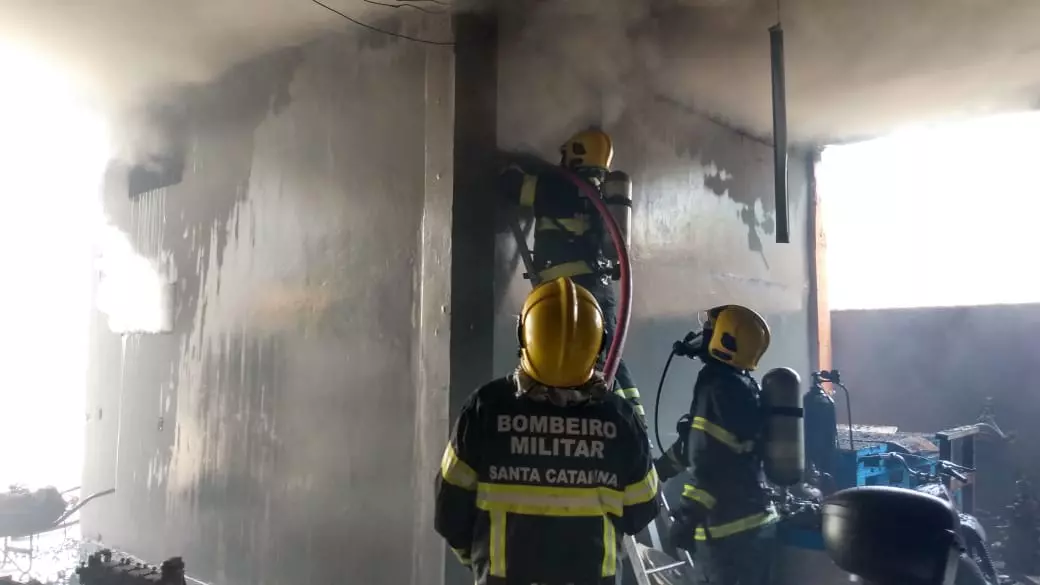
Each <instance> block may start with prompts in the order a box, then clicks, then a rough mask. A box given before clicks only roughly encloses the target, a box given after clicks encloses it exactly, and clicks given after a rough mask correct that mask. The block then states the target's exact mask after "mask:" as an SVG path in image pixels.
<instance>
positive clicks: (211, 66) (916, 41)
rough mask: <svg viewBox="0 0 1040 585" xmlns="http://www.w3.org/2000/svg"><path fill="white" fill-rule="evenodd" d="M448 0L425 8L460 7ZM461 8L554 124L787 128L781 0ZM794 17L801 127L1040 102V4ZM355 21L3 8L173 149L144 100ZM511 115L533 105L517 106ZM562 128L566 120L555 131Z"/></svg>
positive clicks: (187, 2) (248, 10)
mask: <svg viewBox="0 0 1040 585" xmlns="http://www.w3.org/2000/svg"><path fill="white" fill-rule="evenodd" d="M381 1H382V2H384V3H389V4H393V5H398V4H399V2H398V0H381ZM446 1H447V0H440V3H437V2H429V1H427V2H421V3H418V4H419V5H420V6H421V7H423V8H425V9H426V11H428V12H446V11H447V8H446V7H445V6H444V4H443V3H444V2H446ZM329 4H330V5H331V6H333V7H335V8H337V9H339V10H342V11H343V12H344V13H346V14H349V15H350V16H352V17H355V18H357V19H359V20H362V21H364V22H367V23H371V24H374V25H377V26H380V25H385V26H386V28H390V29H393V30H399V31H400V30H404V31H408V32H412V33H414V32H415V31H419V32H422V31H423V30H424V23H429V22H431V20H430V19H441V18H446V16H437V15H430V14H425V13H423V12H419V11H418V10H415V9H411V8H390V7H385V6H377V5H373V4H371V3H366V2H364V1H362V0H335V1H333V0H329ZM453 6H454V11H455V12H465V11H491V10H495V11H499V12H500V13H501V14H502V15H503V18H502V20H501V23H502V24H501V27H500V28H501V33H502V45H501V48H502V51H501V52H502V54H503V55H505V57H503V63H502V64H501V66H500V79H501V78H502V76H503V75H512V76H514V77H520V78H522V79H523V82H524V83H525V84H526V85H527V87H528V88H529V91H531V92H537V94H538V97H539V98H540V100H539V104H541V103H543V102H542V101H541V100H544V99H548V100H550V103H551V105H552V106H553V108H554V110H553V111H551V112H546V113H544V114H543V116H541V117H540V119H539V120H537V121H534V122H532V123H534V124H537V125H539V126H543V125H544V126H545V128H546V129H545V130H544V132H545V133H548V128H549V127H550V126H552V125H553V124H552V122H559V121H566V122H567V123H569V124H571V125H573V124H575V120H578V119H581V120H582V121H587V122H588V123H598V124H610V123H612V122H613V121H616V120H617V118H618V117H619V116H621V115H622V114H623V113H624V112H625V110H626V108H627V107H628V106H629V105H630V104H632V103H634V98H637V97H639V98H645V97H646V96H650V97H654V98H659V99H661V100H665V101H668V102H670V103H675V104H680V105H681V106H682V107H684V108H687V109H690V110H693V111H697V112H700V113H702V114H704V115H706V116H709V117H711V118H713V119H717V120H721V121H724V122H726V123H727V124H729V125H731V126H733V127H736V128H739V129H742V130H745V131H747V132H748V133H750V134H753V135H756V136H759V137H768V135H769V131H770V127H771V111H770V101H769V100H770V97H769V96H770V92H769V88H770V73H769V48H768V37H767V28H768V27H769V26H770V25H772V24H774V23H775V22H776V21H777V3H776V0H513V1H510V2H501V1H500V2H494V1H492V0H455V2H454V4H453ZM780 16H781V18H782V22H783V25H784V29H785V31H786V49H787V74H788V79H787V88H788V94H789V95H788V112H789V121H790V123H789V126H790V130H791V134H792V137H793V139H795V140H796V141H802V142H821V141H835V140H846V139H850V138H856V137H860V136H864V135H873V134H878V133H883V132H886V131H888V130H891V129H894V128H896V127H899V126H902V125H905V124H907V123H911V122H915V121H919V120H922V119H923V120H936V119H942V118H947V117H956V116H962V115H975V114H980V113H988V112H992V111H995V110H999V109H1008V108H1026V107H1030V106H1033V105H1034V104H1035V101H1036V98H1037V93H1038V92H1040V43H1038V42H1037V41H1035V40H1034V39H1035V34H1034V31H1035V30H1036V28H1037V27H1038V26H1040V3H1038V2H1035V0H1004V1H1003V2H1000V3H992V2H978V1H977V0H946V1H943V2H936V1H935V0H877V1H873V2H863V1H861V0H780ZM402 17H403V18H402ZM355 28H357V27H356V25H354V24H351V23H349V22H347V21H345V20H344V19H342V18H340V17H338V16H336V15H334V14H331V13H330V12H328V11H327V10H325V9H323V8H321V7H319V6H317V5H315V4H314V3H312V2H310V1H309V0H219V1H213V0H181V1H179V2H141V1H139V0H96V1H94V2H72V3H70V2H62V1H59V0H5V2H4V4H3V6H2V7H0V36H3V37H4V38H7V39H9V40H14V41H18V42H22V43H24V44H27V45H30V46H32V47H33V48H34V49H36V50H38V51H40V52H43V53H45V54H46V55H47V56H48V57H50V58H51V59H52V60H54V61H56V62H60V63H62V64H63V65H64V67H65V69H66V70H68V71H69V72H70V73H71V74H72V75H73V76H75V77H76V78H77V79H78V80H79V81H80V82H81V85H82V86H83V87H85V88H86V89H87V93H88V94H90V95H92V96H93V97H94V99H95V100H96V102H97V103H98V104H99V105H100V106H101V107H102V108H103V109H105V110H106V111H111V112H119V114H120V115H121V116H123V117H127V118H128V119H132V120H136V121H137V122H135V123H134V124H132V125H131V126H133V127H132V128H131V129H130V130H128V131H127V132H126V133H127V134H129V136H127V139H126V140H125V141H124V142H125V143H127V144H130V145H132V146H130V147H128V148H126V149H124V150H129V151H135V150H138V149H139V148H140V149H143V150H144V151H146V152H147V151H153V150H155V149H156V148H158V147H156V146H155V145H154V143H155V142H156V140H159V139H157V138H155V137H154V136H152V137H150V136H148V135H149V134H155V132H153V131H151V130H142V129H141V128H140V127H141V126H144V127H147V126H148V125H149V124H151V122H149V121H148V120H149V118H150V117H151V116H153V115H154V113H153V112H147V113H142V112H141V111H140V108H139V106H138V105H137V104H139V103H142V102H145V101H151V100H153V99H154V98H155V96H157V95H164V92H168V91H169V88H170V87H171V86H183V85H185V84H188V85H190V84H197V83H202V82H206V81H209V80H212V79H213V78H214V77H215V76H217V75H220V74H221V73H222V72H224V71H226V70H227V69H228V68H229V67H231V66H233V65H234V64H236V63H240V62H243V61H245V60H248V59H250V58H253V57H255V56H257V55H261V54H264V53H269V52H272V51H275V50H278V49H279V48H282V47H286V46H291V45H296V44H300V43H303V42H306V41H307V40H309V39H313V38H315V37H318V36H322V35H325V34H328V33H331V32H337V31H345V30H353V29H355ZM519 53H522V54H523V56H522V57H516V58H513V57H509V56H508V55H510V54H513V55H517V54H519ZM639 103H641V104H646V103H647V102H646V101H645V100H644V99H640V100H639ZM589 104H593V105H594V107H591V108H590V107H589ZM521 109H522V108H521ZM126 111H131V112H132V114H131V115H130V116H126V115H125V112H126ZM590 111H593V113H590ZM511 115H515V116H520V115H521V114H511V113H510V112H508V111H503V116H505V117H507V118H508V117H509V116H511ZM524 115H526V113H525V114H524ZM528 117H529V116H528ZM528 122H531V120H528ZM159 126H160V127H161V126H162V124H159ZM531 131H532V133H533V134H532V135H534V136H539V135H541V134H542V133H543V130H542V129H541V128H540V127H536V128H533V129H531ZM560 133H561V130H560V127H559V126H556V127H555V128H553V130H552V134H553V136H554V138H553V141H555V140H558V136H559V134H560ZM160 134H161V133H160ZM161 140H167V139H161ZM116 142H117V144H120V141H118V140H117V141H116ZM137 144H144V146H142V147H138V146H137ZM145 158H147V157H145Z"/></svg>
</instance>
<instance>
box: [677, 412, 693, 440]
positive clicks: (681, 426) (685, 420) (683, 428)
mask: <svg viewBox="0 0 1040 585" xmlns="http://www.w3.org/2000/svg"><path fill="white" fill-rule="evenodd" d="M691 425H693V417H692V416H690V415H689V414H684V415H682V416H680V417H679V420H677V421H675V433H676V434H677V435H679V440H680V441H682V443H683V445H684V446H685V445H686V437H688V436H689V435H690V426H691Z"/></svg>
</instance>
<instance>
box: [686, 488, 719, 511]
mask: <svg viewBox="0 0 1040 585" xmlns="http://www.w3.org/2000/svg"><path fill="white" fill-rule="evenodd" d="M682 497H684V498H686V499H688V500H693V501H694V502H697V503H699V504H701V505H702V506H704V507H705V508H707V509H708V510H711V509H712V508H714V507H715V496H713V495H711V494H709V493H708V492H706V491H704V490H702V489H700V488H699V487H695V486H692V485H690V484H686V485H684V486H683V490H682Z"/></svg>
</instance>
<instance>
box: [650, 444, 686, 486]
mask: <svg viewBox="0 0 1040 585" xmlns="http://www.w3.org/2000/svg"><path fill="white" fill-rule="evenodd" d="M684 443H685V441H683V440H681V439H680V440H678V441H676V442H675V443H672V446H671V447H669V448H668V450H667V451H665V452H664V454H663V455H661V456H660V457H658V458H657V459H654V468H655V469H657V477H658V478H659V479H660V480H661V481H662V482H664V481H668V480H669V479H672V478H673V477H675V476H677V475H679V474H680V473H682V472H683V470H684V469H686V459H685V453H684V451H685V450H686V449H685V447H684Z"/></svg>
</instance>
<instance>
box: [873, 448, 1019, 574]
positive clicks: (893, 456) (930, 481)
mask: <svg viewBox="0 0 1040 585" xmlns="http://www.w3.org/2000/svg"><path fill="white" fill-rule="evenodd" d="M907 457H916V456H914V455H905V454H903V453H894V452H889V453H880V454H877V455H868V456H867V457H865V459H867V460H870V459H876V460H879V461H895V462H897V463H898V464H901V465H902V466H903V467H904V468H905V469H906V472H907V473H908V474H909V475H910V477H912V478H914V479H916V480H917V481H918V482H919V483H918V485H917V486H916V487H914V488H913V490H914V491H917V492H921V493H924V494H928V495H930V496H934V497H937V498H939V499H941V500H943V501H945V502H948V503H949V504H950V505H951V506H953V507H954V508H955V509H956V507H957V500H956V498H954V497H953V494H952V493H951V492H950V489H949V488H948V487H947V486H946V483H945V481H944V478H949V479H955V480H957V481H959V482H962V483H967V482H968V477H967V476H966V475H965V474H966V473H973V472H974V471H975V470H974V469H971V468H969V467H964V466H963V465H957V464H956V463H952V462H950V461H942V460H939V461H935V460H931V459H925V458H923V457H922V458H921V459H922V460H923V461H924V462H925V463H926V464H927V465H928V470H922V469H921V467H923V466H920V465H918V466H914V465H911V464H910V462H909V461H907ZM933 463H934V465H935V472H934V473H933V472H932V471H931V465H932V464H933ZM957 516H958V519H959V528H958V533H959V534H960V537H961V542H962V543H963V545H964V549H965V550H964V553H965V556H966V557H967V558H968V559H970V560H971V561H973V562H974V563H975V565H976V566H977V567H978V569H979V570H980V571H981V573H982V576H983V577H984V578H985V579H986V581H987V582H988V583H990V585H999V584H1000V578H999V576H998V575H997V569H996V567H995V566H994V565H993V557H992V555H991V554H990V550H989V546H988V545H987V541H986V531H985V529H984V528H983V527H982V524H981V523H980V522H979V520H978V518H976V517H975V516H972V515H971V514H965V513H964V512H962V511H960V510H958V511H957Z"/></svg>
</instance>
